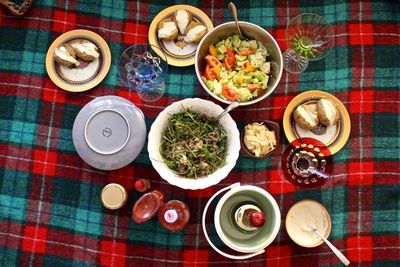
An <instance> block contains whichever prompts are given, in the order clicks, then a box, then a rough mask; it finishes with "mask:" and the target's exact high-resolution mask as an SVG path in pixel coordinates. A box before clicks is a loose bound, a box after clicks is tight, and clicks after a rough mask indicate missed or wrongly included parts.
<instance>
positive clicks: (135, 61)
mask: <svg viewBox="0 0 400 267" xmlns="http://www.w3.org/2000/svg"><path fill="white" fill-rule="evenodd" d="M118 70H119V75H120V78H121V80H122V81H123V82H124V83H125V85H126V86H128V88H129V89H130V90H134V91H136V92H137V93H138V95H139V97H140V98H141V99H143V100H144V101H149V102H152V101H156V100H158V99H160V98H161V97H162V96H163V94H164V91H165V80H166V78H167V72H168V63H167V58H166V56H165V54H164V53H163V52H162V51H161V50H160V49H159V48H157V47H155V46H153V45H150V44H135V45H132V46H131V47H128V48H127V49H126V50H125V51H124V52H123V53H122V55H121V57H120V58H119V61H118Z"/></svg>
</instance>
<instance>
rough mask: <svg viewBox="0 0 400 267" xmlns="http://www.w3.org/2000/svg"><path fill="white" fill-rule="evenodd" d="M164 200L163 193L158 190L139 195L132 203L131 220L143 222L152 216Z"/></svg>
mask: <svg viewBox="0 0 400 267" xmlns="http://www.w3.org/2000/svg"><path fill="white" fill-rule="evenodd" d="M163 201H164V194H163V193H161V192H160V191H158V190H154V191H151V192H149V193H146V194H144V195H143V196H141V197H140V198H139V199H138V200H137V201H136V202H135V204H134V205H133V208H132V220H133V221H134V222H135V223H139V224H140V223H144V222H146V221H148V220H150V219H151V218H153V217H154V216H155V215H156V214H157V212H158V210H159V209H160V207H161V205H162V204H163Z"/></svg>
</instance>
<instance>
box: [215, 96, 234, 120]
mask: <svg viewBox="0 0 400 267" xmlns="http://www.w3.org/2000/svg"><path fill="white" fill-rule="evenodd" d="M239 104H240V101H239V100H238V99H236V100H234V101H232V103H230V104H229V106H228V107H227V108H226V109H225V110H224V111H223V112H221V114H219V115H218V116H217V117H216V118H215V120H216V121H218V120H219V119H220V118H221V117H223V116H224V115H225V114H226V113H228V112H229V111H231V110H233V109H235V108H237V107H238V106H239Z"/></svg>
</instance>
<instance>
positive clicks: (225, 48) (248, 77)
mask: <svg viewBox="0 0 400 267" xmlns="http://www.w3.org/2000/svg"><path fill="white" fill-rule="evenodd" d="M267 57H268V51H267V49H266V48H265V46H264V45H263V44H262V43H261V42H260V41H256V40H250V41H246V40H241V39H240V38H239V36H238V35H232V36H230V37H228V38H226V39H224V40H221V41H219V42H217V43H216V44H215V45H210V47H209V54H208V55H207V56H206V57H205V61H206V67H205V69H204V72H203V77H202V78H203V81H204V82H205V84H206V85H207V87H208V88H209V89H210V91H212V92H213V93H214V94H216V95H217V96H219V97H221V98H223V99H226V100H229V101H233V100H236V99H240V101H241V102H246V101H250V100H252V99H253V98H256V97H258V96H260V95H261V94H263V93H264V92H265V91H266V89H267V87H268V80H269V77H270V74H271V63H270V62H269V61H267Z"/></svg>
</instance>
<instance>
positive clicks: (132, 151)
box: [72, 96, 146, 170]
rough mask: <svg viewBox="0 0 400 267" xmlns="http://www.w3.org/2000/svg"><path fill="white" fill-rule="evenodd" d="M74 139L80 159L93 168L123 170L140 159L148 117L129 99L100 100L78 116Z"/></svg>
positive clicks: (86, 107)
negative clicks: (145, 118)
mask: <svg viewBox="0 0 400 267" xmlns="http://www.w3.org/2000/svg"><path fill="white" fill-rule="evenodd" d="M72 139H73V142H74V146H75V149H76V151H77V152H78V154H79V156H80V157H81V158H82V159H83V160H84V161H85V162H86V163H87V164H89V165H90V166H92V167H94V168H97V169H101V170H115V169H119V168H122V167H124V166H126V165H128V164H129V163H131V162H132V161H133V160H134V159H136V157H137V156H138V155H139V153H140V151H141V150H142V148H143V145H144V142H145V140H146V124H145V120H144V115H143V113H142V111H141V110H140V109H138V108H137V107H136V106H135V105H134V104H133V103H132V102H130V101H129V100H127V99H125V98H122V97H118V96H102V97H97V98H96V99H94V100H92V101H91V102H89V103H88V104H86V105H85V106H84V107H83V108H82V109H81V111H80V112H79V113H78V115H77V116H76V118H75V121H74V126H73V128H72Z"/></svg>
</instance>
